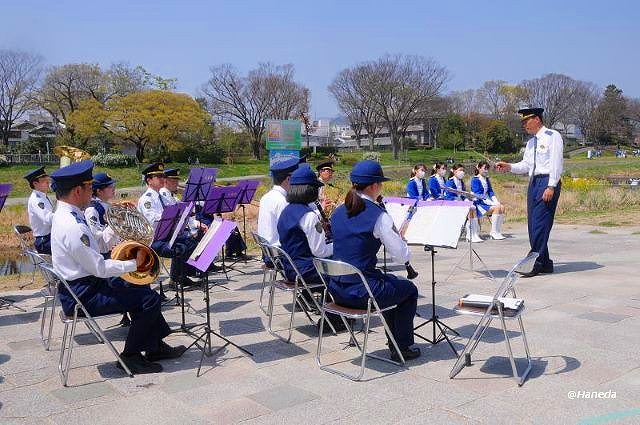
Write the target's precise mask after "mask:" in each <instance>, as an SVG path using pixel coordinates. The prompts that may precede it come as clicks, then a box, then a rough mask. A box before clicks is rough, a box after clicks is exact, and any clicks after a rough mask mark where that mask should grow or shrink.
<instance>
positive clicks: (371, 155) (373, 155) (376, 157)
mask: <svg viewBox="0 0 640 425" xmlns="http://www.w3.org/2000/svg"><path fill="white" fill-rule="evenodd" d="M362 159H368V160H370V161H378V162H380V152H363V153H362Z"/></svg>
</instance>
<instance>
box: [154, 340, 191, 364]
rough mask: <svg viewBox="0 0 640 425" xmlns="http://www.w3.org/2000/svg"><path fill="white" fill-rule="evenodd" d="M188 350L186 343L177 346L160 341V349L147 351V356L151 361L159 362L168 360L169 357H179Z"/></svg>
mask: <svg viewBox="0 0 640 425" xmlns="http://www.w3.org/2000/svg"><path fill="white" fill-rule="evenodd" d="M186 350H187V347H185V346H184V345H178V346H176V347H172V346H170V345H169V344H167V343H166V342H164V341H160V347H159V349H158V351H156V352H153V353H147V355H146V358H147V360H148V361H150V362H157V361H159V360H167V359H177V358H178V357H180V356H181V355H182V354H183V353H184V352H185V351H186Z"/></svg>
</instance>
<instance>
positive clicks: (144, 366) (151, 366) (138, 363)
mask: <svg viewBox="0 0 640 425" xmlns="http://www.w3.org/2000/svg"><path fill="white" fill-rule="evenodd" d="M120 358H121V359H122V361H123V362H124V364H126V365H127V367H128V368H129V370H130V371H131V373H133V374H134V375H142V374H144V373H159V372H162V365H161V364H158V363H152V362H150V361H149V360H147V359H145V358H144V357H142V354H140V353H136V354H120ZM116 366H117V367H118V369H120V370H124V368H123V367H122V365H121V364H120V362H116Z"/></svg>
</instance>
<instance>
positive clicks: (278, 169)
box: [269, 158, 305, 176]
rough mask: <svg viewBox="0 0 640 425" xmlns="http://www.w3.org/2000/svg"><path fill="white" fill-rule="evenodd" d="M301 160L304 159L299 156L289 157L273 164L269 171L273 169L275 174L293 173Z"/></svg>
mask: <svg viewBox="0 0 640 425" xmlns="http://www.w3.org/2000/svg"><path fill="white" fill-rule="evenodd" d="M303 159H305V158H303ZM301 162H303V160H301V159H299V158H291V159H287V160H286V161H280V162H276V163H275V164H273V165H271V167H270V168H269V171H271V172H272V173H273V175H274V176H275V175H283V174H284V175H287V174H291V173H292V172H294V171H295V169H296V168H298V164H299V163H301Z"/></svg>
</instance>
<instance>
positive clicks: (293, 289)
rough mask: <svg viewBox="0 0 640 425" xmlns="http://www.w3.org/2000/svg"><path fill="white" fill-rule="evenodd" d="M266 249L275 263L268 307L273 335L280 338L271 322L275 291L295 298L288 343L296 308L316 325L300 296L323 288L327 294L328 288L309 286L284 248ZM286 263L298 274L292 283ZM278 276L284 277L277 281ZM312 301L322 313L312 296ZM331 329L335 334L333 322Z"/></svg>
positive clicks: (272, 246) (269, 325)
mask: <svg viewBox="0 0 640 425" xmlns="http://www.w3.org/2000/svg"><path fill="white" fill-rule="evenodd" d="M265 248H266V249H267V251H268V254H269V258H270V259H271V261H273V266H274V279H273V280H272V281H271V285H270V286H269V305H268V307H267V315H268V316H269V322H268V326H267V328H268V330H269V333H270V334H271V335H273V336H276V337H278V338H279V337H280V336H279V335H278V334H276V333H275V332H274V331H273V329H272V327H271V322H272V321H273V302H274V298H275V290H276V289H278V290H281V291H284V292H290V293H291V295H292V297H293V299H292V301H293V302H292V305H291V316H290V318H289V336H288V338H287V340H286V341H287V342H290V341H291V333H292V332H293V319H294V315H295V313H296V306H298V305H299V306H300V309H301V310H302V311H303V312H304V314H305V315H306V316H307V319H309V321H310V322H311V323H312V324H313V325H315V324H316V322H314V321H313V319H312V318H311V316H309V313H308V310H310V309H311V306H310V305H309V303H308V302H307V301H306V300H304V298H303V299H302V302H303V303H304V304H303V303H301V301H300V298H301V297H298V295H301V294H302V292H303V291H304V290H306V291H308V292H309V294H311V289H315V288H323V293H324V294H326V292H327V287H326V285H324V283H318V284H312V285H309V284H307V282H305V280H304V278H303V277H302V275H301V274H300V271H299V270H298V268H297V267H296V265H295V264H293V260H292V259H291V257H290V256H289V254H287V253H286V252H285V251H284V250H283V249H282V248H280V247H277V246H275V245H266V246H265ZM285 263H288V264H289V266H291V268H292V269H293V270H294V271H295V273H296V278H295V280H294V281H293V282H290V281H288V280H287V275H286V274H285V266H284V265H285ZM278 274H280V276H282V280H278V279H277V276H278ZM311 301H312V303H313V304H314V306H315V307H316V309H317V310H318V311H320V304H318V301H317V300H316V298H315V297H314V296H313V295H312V296H311ZM321 326H322V324H321ZM329 327H331V330H332V331H333V333H334V334H335V333H336V330H335V328H334V327H333V325H332V324H331V322H329Z"/></svg>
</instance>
